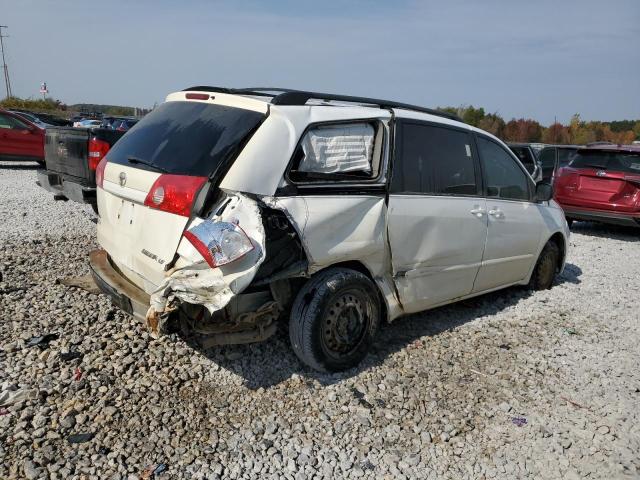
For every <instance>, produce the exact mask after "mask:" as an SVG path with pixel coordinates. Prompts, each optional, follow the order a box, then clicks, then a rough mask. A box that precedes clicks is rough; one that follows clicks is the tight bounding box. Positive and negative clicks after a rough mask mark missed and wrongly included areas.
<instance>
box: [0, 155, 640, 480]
mask: <svg viewBox="0 0 640 480" xmlns="http://www.w3.org/2000/svg"><path fill="white" fill-rule="evenodd" d="M35 179H36V176H35V169H34V168H32V166H31V165H29V164H26V163H25V164H19V163H6V162H5V163H0V195H1V198H2V201H1V202H0V388H2V389H6V388H12V389H20V390H24V391H25V392H29V394H28V395H26V396H25V398H24V399H22V400H21V401H19V402H16V403H14V404H12V405H8V406H6V407H2V408H0V478H2V479H4V478H7V479H14V478H50V479H68V478H87V479H93V478H119V479H120V478H132V479H137V478H140V475H141V474H142V472H143V471H144V470H145V469H146V468H147V467H149V466H157V465H159V464H161V463H163V464H166V465H167V471H166V473H164V474H162V475H161V476H160V477H159V478H163V476H166V478H194V479H210V478H260V479H262V478H282V477H285V478H291V479H293V478H300V479H302V478H343V477H352V478H434V479H435V478H456V479H458V478H463V479H471V478H473V479H475V478H485V479H486V478H625V477H628V478H634V477H636V478H637V477H638V476H639V475H640V460H639V459H640V430H639V427H638V425H640V418H639V417H640V409H638V405H639V404H640V372H639V371H638V369H637V365H638V364H640V350H639V349H638V344H640V328H639V327H640V324H639V323H640V316H639V315H638V313H637V299H638V293H639V291H640V276H639V275H638V272H639V271H640V248H639V246H640V233H639V232H638V231H636V230H628V229H623V228H616V227H607V226H602V225H596V224H588V223H580V222H576V223H575V224H574V230H573V234H572V237H571V252H570V255H569V258H568V260H567V262H568V263H567V267H566V269H565V272H564V273H563V274H562V276H561V277H560V278H559V279H558V280H557V282H556V284H555V285H554V286H553V288H552V289H551V290H548V291H543V292H528V291H526V290H524V289H522V288H511V289H508V290H505V291H501V292H496V293H492V294H489V295H485V296H482V297H478V298H474V299H471V300H467V301H465V302H462V303H459V304H456V305H451V306H447V307H442V308H438V309H436V310H433V311H431V312H426V313H421V314H418V315H413V316H411V317H408V318H404V319H399V320H398V321H397V322H394V323H393V324H392V325H388V326H383V328H382V332H381V334H380V335H379V337H378V339H377V342H376V343H375V345H374V348H373V351H372V353H371V354H370V355H369V356H368V357H367V358H366V360H365V361H364V362H363V364H362V365H361V366H359V367H358V368H356V369H353V370H351V371H348V372H345V373H340V374H319V373H316V372H313V371H310V370H308V369H306V368H305V367H304V366H303V365H302V364H301V363H300V362H299V361H298V360H297V358H296V357H295V355H294V354H293V353H292V352H291V349H290V347H289V345H288V339H287V334H286V331H285V330H284V329H280V331H279V333H278V334H276V335H275V336H274V337H272V338H271V339H270V340H268V341H267V342H263V343H260V344H254V345H245V346H232V347H219V348H215V349H211V350H208V351H202V350H200V349H197V348H196V347H194V346H193V345H191V344H189V343H188V342H186V341H185V340H184V339H182V338H180V337H179V336H177V335H175V334H172V335H169V336H165V337H161V338H160V339H157V340H156V339H153V338H152V337H151V336H150V335H149V334H148V332H147V331H146V330H145V328H144V327H143V325H141V324H140V323H139V322H137V321H135V320H134V319H132V318H131V317H129V316H127V315H125V314H123V313H122V312H120V311H119V310H118V309H116V308H115V307H113V306H112V305H111V302H110V300H109V299H108V298H107V297H106V296H104V295H95V294H91V293H88V292H85V291H82V290H78V289H76V288H72V287H66V286H64V285H62V284H60V283H59V282H57V281H56V280H57V279H61V278H65V277H70V276H77V275H86V274H88V273H89V269H88V265H87V254H88V252H89V251H90V250H91V249H93V248H96V247H97V244H96V240H95V221H96V218H95V215H94V214H93V212H92V211H91V209H90V207H88V206H84V205H79V204H76V203H73V202H55V201H53V198H52V195H50V194H49V193H47V192H45V191H44V190H42V189H40V188H38V187H37V186H36V185H35ZM47 333H55V334H57V335H58V338H57V339H54V340H52V341H50V342H49V344H48V345H47V346H46V347H44V346H43V348H42V349H40V348H39V347H26V346H25V343H26V342H27V341H28V340H29V339H30V338H31V337H34V336H40V335H44V334H47ZM69 352H78V353H79V355H75V354H74V355H71V356H69V355H68V353H69ZM514 419H516V420H515V421H514ZM72 435H83V436H82V439H83V443H70V442H69V440H68V439H69V438H71V436H72ZM76 438H78V437H76Z"/></svg>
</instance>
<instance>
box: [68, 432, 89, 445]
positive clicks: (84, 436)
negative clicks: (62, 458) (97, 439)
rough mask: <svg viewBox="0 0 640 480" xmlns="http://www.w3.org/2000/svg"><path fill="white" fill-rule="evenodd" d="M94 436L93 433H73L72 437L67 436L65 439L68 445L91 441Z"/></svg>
mask: <svg viewBox="0 0 640 480" xmlns="http://www.w3.org/2000/svg"><path fill="white" fill-rule="evenodd" d="M94 436H95V434H94V433H92V432H88V433H74V434H73V435H69V436H68V437H67V441H68V442H69V443H85V442H88V441H89V440H91V439H92V438H93V437H94Z"/></svg>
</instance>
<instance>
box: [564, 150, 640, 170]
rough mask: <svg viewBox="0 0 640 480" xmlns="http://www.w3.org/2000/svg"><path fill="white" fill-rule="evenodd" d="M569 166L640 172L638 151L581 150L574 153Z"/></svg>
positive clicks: (639, 154)
mask: <svg viewBox="0 0 640 480" xmlns="http://www.w3.org/2000/svg"><path fill="white" fill-rule="evenodd" d="M569 166H570V167H573V168H597V169H599V170H612V171H616V172H626V173H636V174H640V153H626V152H603V151H598V150H594V151H589V150H583V151H581V152H578V153H576V155H575V156H574V158H573V160H572V161H571V163H570V164H569Z"/></svg>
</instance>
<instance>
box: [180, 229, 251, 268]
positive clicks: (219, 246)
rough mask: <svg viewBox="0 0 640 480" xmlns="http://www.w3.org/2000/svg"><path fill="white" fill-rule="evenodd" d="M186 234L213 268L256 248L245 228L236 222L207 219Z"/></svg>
mask: <svg viewBox="0 0 640 480" xmlns="http://www.w3.org/2000/svg"><path fill="white" fill-rule="evenodd" d="M184 236H185V238H186V239H187V240H189V241H190V242H191V244H192V245H193V246H194V247H195V248H196V250H198V252H199V253H200V255H202V256H203V258H204V259H205V260H206V261H207V263H208V264H209V266H210V267H211V268H215V267H220V266H221V265H226V264H227V263H230V262H233V261H234V260H237V259H239V258H241V257H243V256H244V255H246V254H247V253H249V252H250V251H251V250H253V248H254V247H253V244H252V243H251V240H249V237H247V234H246V233H244V230H242V228H240V227H239V226H238V225H236V224H235V223H228V222H213V221H211V220H205V221H204V222H202V223H200V224H198V225H196V226H195V227H193V228H190V229H189V230H187V231H186V232H184Z"/></svg>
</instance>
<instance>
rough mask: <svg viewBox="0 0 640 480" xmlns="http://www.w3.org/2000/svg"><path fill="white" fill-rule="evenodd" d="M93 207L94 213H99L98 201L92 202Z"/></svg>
mask: <svg viewBox="0 0 640 480" xmlns="http://www.w3.org/2000/svg"><path fill="white" fill-rule="evenodd" d="M91 208H92V209H93V213H95V214H96V215H98V204H97V203H92V204H91Z"/></svg>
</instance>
